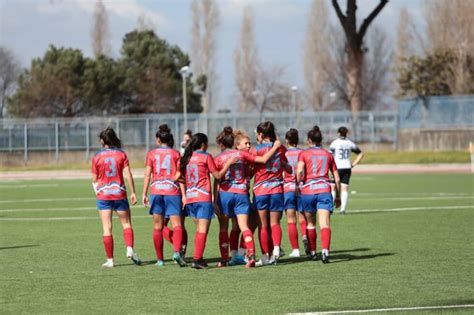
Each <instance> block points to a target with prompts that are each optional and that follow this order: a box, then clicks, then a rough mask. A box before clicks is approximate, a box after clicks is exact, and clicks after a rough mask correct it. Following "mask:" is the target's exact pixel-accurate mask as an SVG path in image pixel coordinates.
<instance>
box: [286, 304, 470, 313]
mask: <svg viewBox="0 0 474 315" xmlns="http://www.w3.org/2000/svg"><path fill="white" fill-rule="evenodd" d="M473 307H474V304H460V305H441V306H418V307H393V308H376V309H368V310H344V311H327V312H308V313H290V314H308V315H322V314H355V313H374V312H400V311H422V310H442V309H454V308H473Z"/></svg>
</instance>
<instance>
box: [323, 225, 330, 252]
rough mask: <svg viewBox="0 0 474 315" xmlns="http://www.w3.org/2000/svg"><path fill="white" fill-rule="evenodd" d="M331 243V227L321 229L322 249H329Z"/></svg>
mask: <svg viewBox="0 0 474 315" xmlns="http://www.w3.org/2000/svg"><path fill="white" fill-rule="evenodd" d="M330 245H331V228H324V229H321V249H327V250H329V247H330Z"/></svg>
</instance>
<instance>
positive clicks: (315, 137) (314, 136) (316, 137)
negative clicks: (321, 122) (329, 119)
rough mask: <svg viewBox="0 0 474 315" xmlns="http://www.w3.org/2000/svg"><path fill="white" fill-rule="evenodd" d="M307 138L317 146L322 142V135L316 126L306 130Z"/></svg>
mask: <svg viewBox="0 0 474 315" xmlns="http://www.w3.org/2000/svg"><path fill="white" fill-rule="evenodd" d="M308 139H309V140H311V142H312V143H313V144H314V145H316V146H318V147H319V146H320V145H321V143H322V142H323V135H322V134H321V130H319V127H318V126H314V127H313V129H311V130H310V131H308Z"/></svg>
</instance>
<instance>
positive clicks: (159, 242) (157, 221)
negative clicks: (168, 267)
mask: <svg viewBox="0 0 474 315" xmlns="http://www.w3.org/2000/svg"><path fill="white" fill-rule="evenodd" d="M163 226H164V218H163V215H161V214H153V245H154V246H155V253H156V265H157V266H158V267H162V266H164V260H163Z"/></svg>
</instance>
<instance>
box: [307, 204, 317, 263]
mask: <svg viewBox="0 0 474 315" xmlns="http://www.w3.org/2000/svg"><path fill="white" fill-rule="evenodd" d="M304 215H305V217H306V222H307V227H306V232H307V237H308V251H309V255H308V258H309V259H312V260H316V258H317V256H316V237H317V235H316V212H315V211H308V212H305V213H304Z"/></svg>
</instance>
